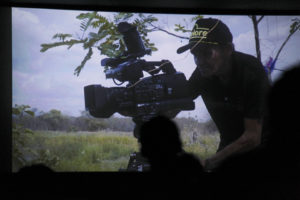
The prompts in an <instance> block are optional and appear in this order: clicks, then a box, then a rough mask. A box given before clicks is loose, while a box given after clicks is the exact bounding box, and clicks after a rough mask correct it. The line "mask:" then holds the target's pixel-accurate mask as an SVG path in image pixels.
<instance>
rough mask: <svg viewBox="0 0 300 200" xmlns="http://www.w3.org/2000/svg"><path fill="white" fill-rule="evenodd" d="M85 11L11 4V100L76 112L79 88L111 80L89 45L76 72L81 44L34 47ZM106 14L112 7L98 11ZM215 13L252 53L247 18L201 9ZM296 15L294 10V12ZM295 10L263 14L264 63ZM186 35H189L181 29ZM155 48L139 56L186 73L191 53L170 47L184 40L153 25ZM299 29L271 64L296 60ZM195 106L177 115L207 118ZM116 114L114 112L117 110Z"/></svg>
mask: <svg viewBox="0 0 300 200" xmlns="http://www.w3.org/2000/svg"><path fill="white" fill-rule="evenodd" d="M84 12H87V11H73V10H54V9H30V8H13V9H12V47H13V48H12V51H13V52H12V55H13V60H12V63H13V70H12V73H13V74H12V77H13V83H12V86H13V87H12V89H13V93H12V94H13V100H12V101H13V105H15V104H25V105H30V106H31V107H32V108H37V109H38V110H40V111H44V112H48V111H49V110H51V109H58V110H61V111H62V113H64V114H67V115H72V116H79V115H80V112H81V111H83V110H85V108H84V93H83V88H84V86H86V85H91V84H101V85H103V86H105V87H112V86H115V85H114V83H113V81H112V80H111V79H106V78H105V74H104V72H103V68H102V67H101V65H100V61H101V59H103V58H105V56H103V55H100V54H99V52H97V51H96V50H94V54H93V56H92V58H91V59H90V60H89V61H88V62H87V63H86V65H85V68H84V69H83V70H82V72H81V74H80V75H79V76H78V77H77V76H75V75H73V73H74V69H75V68H76V66H78V65H79V64H80V63H81V61H82V60H83V58H84V56H85V55H86V53H87V52H86V51H85V50H83V48H82V45H74V46H73V47H72V48H71V49H69V50H68V49H67V47H66V46H62V47H56V48H53V49H50V50H48V51H46V52H44V53H41V52H40V49H41V44H43V43H52V42H55V41H56V40H53V39H52V37H53V35H55V34H56V33H70V34H73V35H81V31H80V20H78V19H76V16H77V15H79V14H80V13H84ZM100 13H101V15H103V16H106V17H108V18H112V15H113V13H108V12H100ZM154 16H155V17H157V18H158V19H159V21H158V24H157V25H159V26H160V27H163V28H164V29H165V30H168V31H170V32H174V24H176V23H181V24H182V25H186V26H187V27H189V28H190V29H192V27H193V23H191V18H192V17H193V15H172V14H154ZM204 17H213V18H218V19H221V20H222V21H223V22H224V23H225V24H226V25H227V26H228V27H229V29H230V30H231V33H232V34H233V43H234V45H235V49H236V50H237V51H241V52H244V53H248V54H251V55H253V56H255V55H256V53H255V42H254V34H253V25H252V22H251V19H250V18H249V17H248V16H246V15H244V16H237V15H204ZM298 17H300V16H298ZM293 18H295V16H265V17H264V19H263V20H262V21H261V22H260V24H259V31H260V42H261V52H262V62H263V64H264V63H266V61H267V60H268V58H269V57H270V56H272V57H274V56H275V54H276V52H277V51H278V49H279V47H280V45H281V44H282V42H283V41H284V40H285V38H286V37H287V35H288V33H289V26H290V24H291V19H293ZM185 36H187V37H189V35H188V34H187V35H185ZM149 38H150V40H151V41H152V42H154V43H155V46H156V47H157V48H158V51H156V52H153V53H152V55H151V56H144V57H143V59H146V60H147V61H160V60H163V59H164V60H166V59H167V60H170V61H171V62H172V63H173V65H174V67H175V68H176V70H177V71H180V72H183V73H184V74H185V76H186V78H187V79H188V78H189V77H190V75H191V74H192V72H193V70H194V69H195V67H196V66H195V64H194V61H193V57H192V56H191V54H190V53H189V52H186V53H183V54H177V53H176V50H177V49H178V48H179V47H181V46H182V45H184V44H186V43H187V40H182V39H179V38H175V37H172V36H170V35H168V34H166V33H164V32H161V31H156V32H152V33H150V34H149ZM299 46H300V31H298V32H297V33H296V34H294V35H293V37H292V38H291V39H290V41H289V42H288V43H287V45H286V46H285V48H284V49H283V51H282V53H281V54H280V57H279V59H278V61H277V63H276V66H275V67H276V68H278V69H282V70H286V69H288V68H289V67H290V66H291V65H293V64H295V63H297V62H300V57H299V48H298V47H299ZM281 75H282V72H281V71H279V70H275V71H274V72H273V73H272V80H273V81H276V80H277V79H278V78H279V77H280V76H281ZM195 103H196V109H195V110H193V111H182V112H181V113H180V114H179V115H178V116H179V117H188V116H191V117H194V118H196V119H198V120H199V121H207V120H209V119H210V116H209V113H208V112H207V110H206V108H205V105H204V103H203V101H202V98H201V97H198V98H197V99H196V100H195ZM117 116H118V115H117Z"/></svg>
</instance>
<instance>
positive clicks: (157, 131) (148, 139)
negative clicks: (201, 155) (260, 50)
mask: <svg viewBox="0 0 300 200" xmlns="http://www.w3.org/2000/svg"><path fill="white" fill-rule="evenodd" d="M140 142H141V152H142V154H143V156H145V157H147V158H148V159H149V160H150V161H151V160H159V159H160V158H162V159H163V158H166V157H172V156H174V155H176V154H177V153H179V152H181V151H182V143H181V140H180V135H179V131H178V128H177V126H176V124H175V122H173V121H172V120H170V119H168V118H166V117H163V116H158V117H154V118H152V119H151V120H149V121H148V122H145V123H144V124H142V125H141V127H140Z"/></svg>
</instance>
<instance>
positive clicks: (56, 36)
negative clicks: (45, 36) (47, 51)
mask: <svg viewBox="0 0 300 200" xmlns="http://www.w3.org/2000/svg"><path fill="white" fill-rule="evenodd" d="M67 37H72V35H71V34H63V33H56V34H55V35H54V36H53V37H52V39H56V38H59V39H60V40H62V41H64V40H65V39H66V38H67Z"/></svg>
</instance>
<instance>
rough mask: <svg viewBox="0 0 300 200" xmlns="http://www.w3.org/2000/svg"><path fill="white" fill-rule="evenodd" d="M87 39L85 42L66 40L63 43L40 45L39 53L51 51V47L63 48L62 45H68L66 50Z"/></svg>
mask: <svg viewBox="0 0 300 200" xmlns="http://www.w3.org/2000/svg"><path fill="white" fill-rule="evenodd" d="M86 40H87V39H85V40H75V39H72V40H68V41H63V42H55V43H50V44H41V47H42V48H41V50H40V52H45V51H47V50H48V49H51V48H53V47H58V46H63V45H68V46H69V47H68V49H70V48H71V47H72V46H73V45H74V44H79V43H84V42H85V41H86Z"/></svg>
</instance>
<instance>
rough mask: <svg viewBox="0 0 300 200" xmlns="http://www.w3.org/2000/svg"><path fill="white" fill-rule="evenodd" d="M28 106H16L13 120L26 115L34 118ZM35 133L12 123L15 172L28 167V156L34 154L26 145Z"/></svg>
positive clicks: (13, 110) (13, 111) (13, 109)
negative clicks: (30, 136) (25, 166)
mask: <svg viewBox="0 0 300 200" xmlns="http://www.w3.org/2000/svg"><path fill="white" fill-rule="evenodd" d="M29 108H30V106H28V105H17V104H16V105H15V106H14V107H13V108H12V115H13V118H22V117H24V116H25V115H30V116H34V113H33V112H32V111H31V110H29ZM32 133H33V132H32V130H30V129H28V128H24V126H23V125H22V124H17V123H15V122H14V121H13V123H12V147H13V148H12V162H13V166H12V167H13V171H17V170H18V169H19V168H20V167H23V166H24V165H26V163H27V160H26V154H32V152H31V150H30V149H29V148H28V147H27V146H26V145H25V144H26V142H27V141H28V140H29V135H31V134H32Z"/></svg>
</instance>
